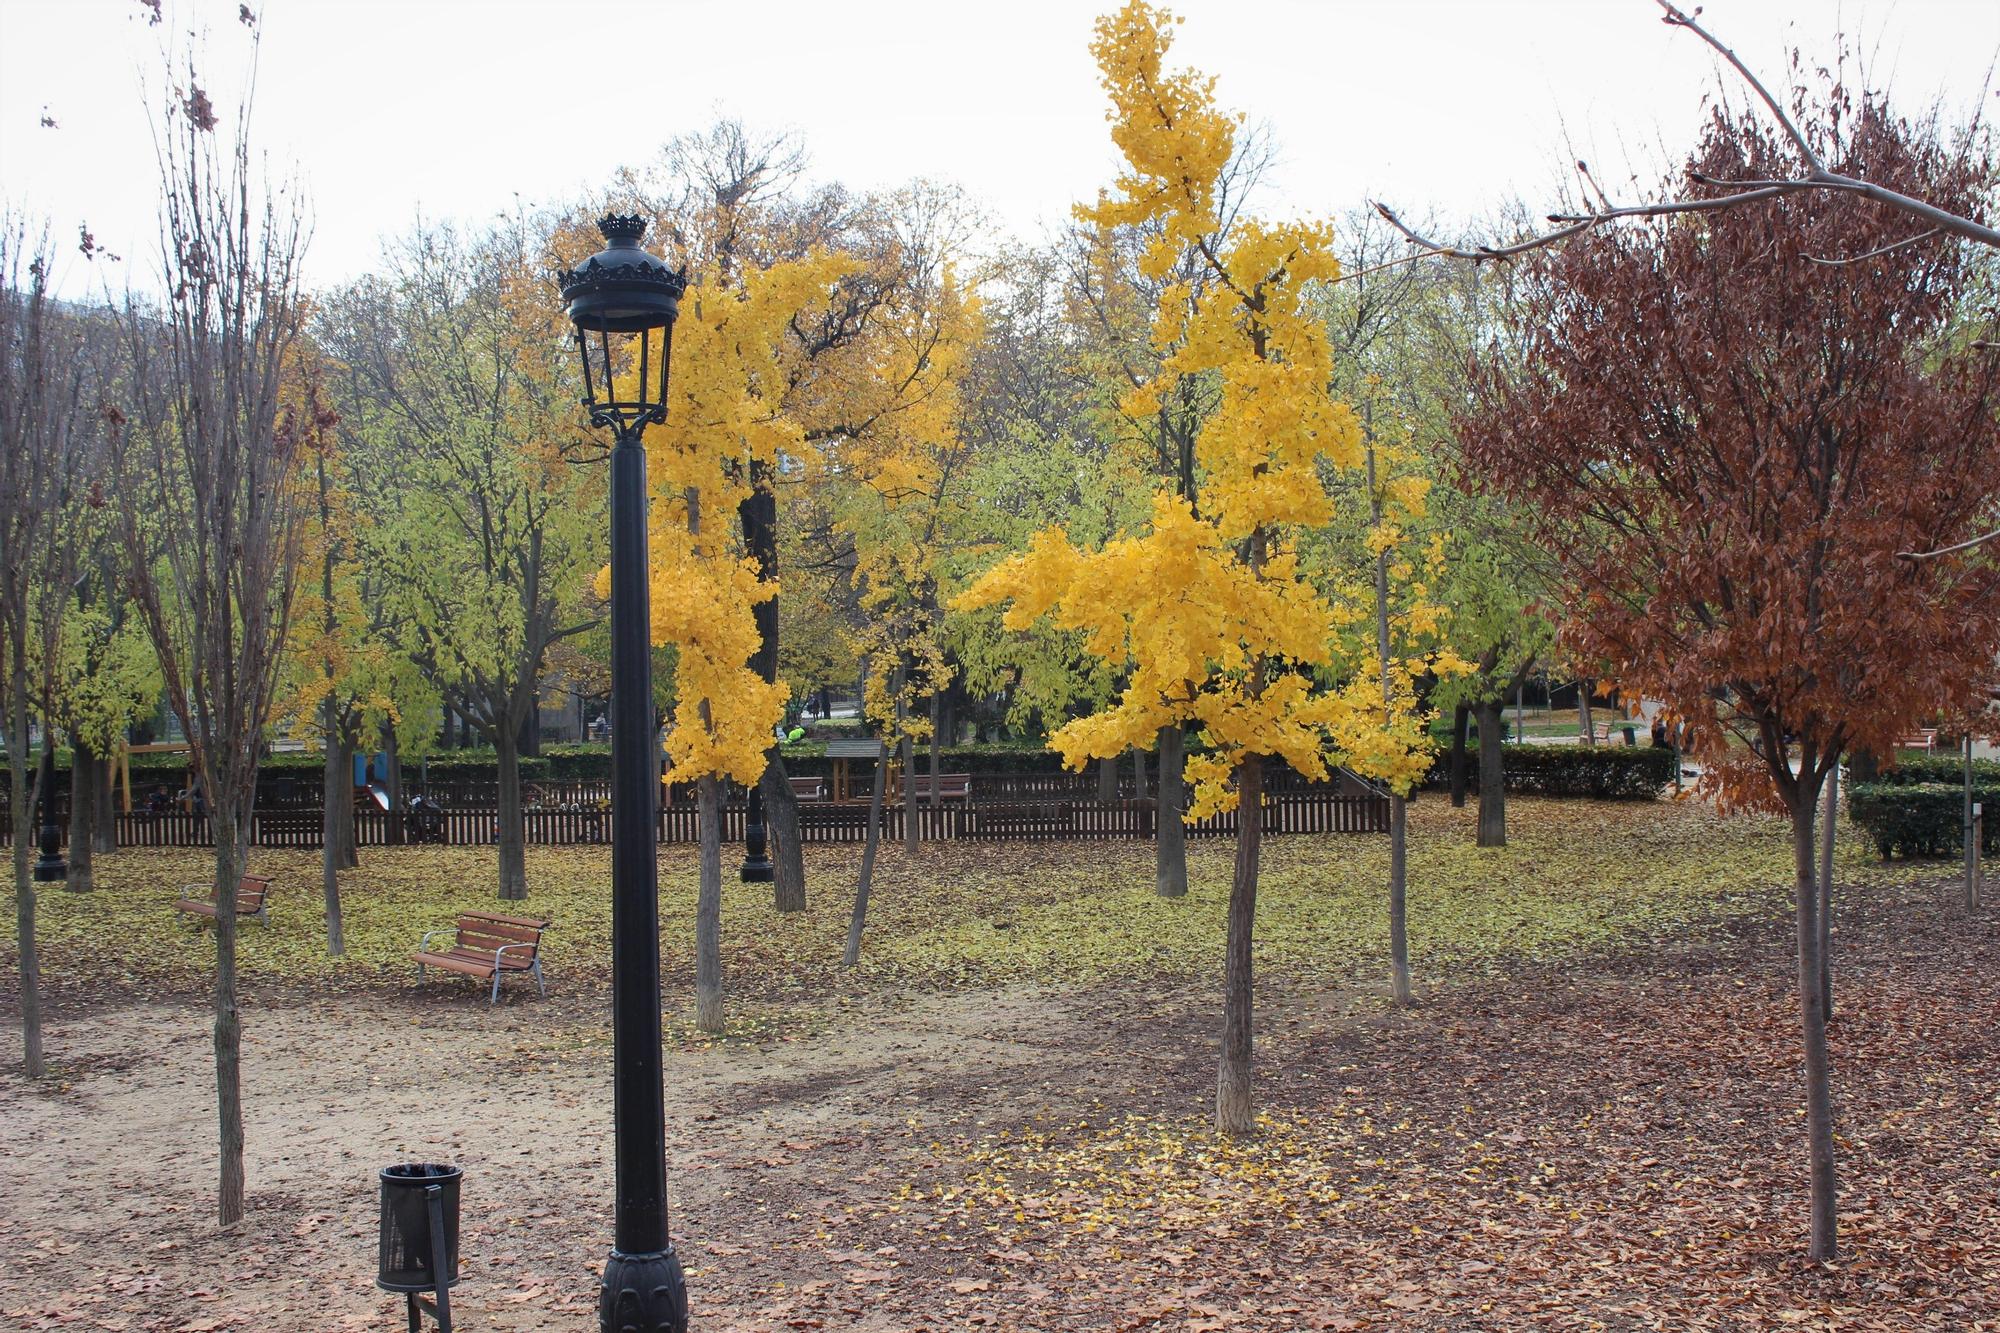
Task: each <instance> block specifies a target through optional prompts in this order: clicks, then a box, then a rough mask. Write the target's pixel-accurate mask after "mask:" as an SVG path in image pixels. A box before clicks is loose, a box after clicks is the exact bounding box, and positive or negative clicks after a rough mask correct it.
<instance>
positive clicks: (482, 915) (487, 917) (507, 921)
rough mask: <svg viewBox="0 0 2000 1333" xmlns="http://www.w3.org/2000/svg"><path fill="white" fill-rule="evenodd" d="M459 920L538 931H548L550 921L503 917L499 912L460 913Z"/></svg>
mask: <svg viewBox="0 0 2000 1333" xmlns="http://www.w3.org/2000/svg"><path fill="white" fill-rule="evenodd" d="M458 919H459V920H461V921H467V920H471V921H490V922H492V923H494V924H495V925H501V926H525V927H526V928H528V929H530V930H536V931H542V930H547V929H548V928H549V923H548V921H547V920H546V919H545V918H543V917H534V916H502V915H500V914H499V913H498V912H460V913H459V914H458Z"/></svg>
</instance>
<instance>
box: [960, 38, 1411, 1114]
mask: <svg viewBox="0 0 2000 1333" xmlns="http://www.w3.org/2000/svg"><path fill="white" fill-rule="evenodd" d="M1175 22H1176V20H1174V19H1173V17H1172V16H1171V15H1170V14H1168V13H1167V12H1166V11H1164V10H1161V9H1157V8H1155V7H1154V6H1152V5H1149V4H1146V3H1143V2H1142V0H1133V3H1130V4H1128V5H1126V6H1125V7H1124V8H1123V9H1121V10H1119V11H1118V12H1117V13H1115V14H1112V15H1110V16H1107V17H1105V18H1103V19H1100V20H1099V21H1098V24H1097V29H1096V38H1095V40H1094V42H1093V43H1092V48H1091V49H1092V52H1093V54H1094V55H1095V56H1096V58H1097V63H1098V67H1099V69H1100V70H1101V71H1102V75H1103V85H1104V88H1105V91H1106V92H1107V93H1109V95H1110V98H1111V103H1112V109H1111V112H1110V117H1109V119H1110V121H1111V127H1112V129H1111V133H1112V138H1113V140H1114V141H1115V142H1116V143H1117V145H1118V147H1119V148H1120V150H1121V151H1122V152H1123V153H1124V156H1125V159H1126V164H1127V169H1126V170H1125V171H1124V172H1123V173H1122V174H1121V175H1120V177H1119V179H1118V182H1117V186H1116V188H1115V189H1114V190H1112V191H1110V192H1108V193H1106V194H1104V195H1102V196H1100V198H1099V200H1098V202H1097V203H1096V204H1095V205H1094V206H1090V207H1085V208H1080V209H1079V210H1078V216H1079V217H1080V218H1081V219H1082V220H1083V221H1085V222H1086V223H1090V224H1093V225H1095V226H1098V227H1131V228H1134V229H1136V230H1140V231H1143V232H1144V233H1145V234H1147V235H1149V236H1150V238H1151V239H1150V241H1149V243H1148V245H1147V247H1146V249H1145V251H1144V253H1143V255H1142V258H1141V261H1140V262H1141V265H1142V268H1143V269H1144V271H1146V272H1147V273H1148V274H1149V275H1151V276H1156V277H1166V276H1168V275H1170V274H1171V273H1172V271H1173V269H1174V266H1175V264H1176V262H1177V261H1178V260H1179V259H1180V258H1181V257H1182V256H1183V254H1185V253H1187V252H1188V251H1190V250H1191V251H1192V252H1194V253H1195V254H1198V255H1199V256H1200V258H1201V262H1202V264H1203V265H1204V266H1205V277H1206V278H1207V279H1208V280H1207V281H1205V282H1204V283H1203V284H1202V286H1201V289H1200V290H1199V291H1198V292H1197V291H1193V290H1192V289H1191V288H1190V287H1189V285H1188V283H1187V282H1186V281H1184V280H1175V281H1169V282H1167V283H1166V284H1165V285H1164V286H1163V287H1162V289H1161V295H1160V299H1159V301H1158V304H1157V306H1156V308H1155V310H1154V313H1153V338H1154V341H1155V344H1156V345H1157V346H1158V347H1160V348H1162V349H1171V351H1170V353H1169V354H1168V355H1166V356H1164V357H1163V359H1162V360H1161V362H1160V365H1159V370H1158V373H1157V374H1156V375H1154V376H1153V377H1152V378H1151V379H1148V380H1145V381H1143V382H1141V383H1140V384H1138V385H1137V386H1136V387H1134V388H1133V390H1132V391H1131V392H1130V393H1129V394H1128V395H1127V396H1126V399H1125V402H1124V404H1123V408H1124V410H1125V411H1126V412H1127V413H1128V414H1130V415H1132V416H1135V417H1136V416H1144V415H1148V414H1151V413H1154V412H1157V411H1158V410H1159V409H1160V406H1161V404H1162V402H1163V400H1164V398H1165V396H1166V395H1168V394H1170V393H1173V392H1175V390H1176V387H1177V386H1178V385H1179V384H1180V383H1181V382H1182V381H1183V380H1184V379H1186V378H1188V377H1194V376H1200V377H1206V378H1207V380H1208V382H1209V383H1211V384H1213V385H1215V386H1216V392H1215V394H1214V402H1215V406H1214V408H1213V410H1212V411H1211V412H1210V413H1209V415H1208V416H1207V418H1206V419H1205V420H1204V421H1203V422H1202V424H1201V426H1200V429H1199V431H1198V433H1197V435H1196V437H1195V441H1194V450H1195V465H1196V468H1197V470H1198V472H1199V474H1200V485H1199V487H1198V489H1197V492H1196V493H1197V495H1198V496H1199V508H1198V509H1197V507H1196V506H1195V505H1194V504H1191V503H1190V502H1189V501H1188V500H1187V499H1186V498H1185V497H1183V496H1181V495H1178V494H1175V493H1173V492H1172V491H1168V490H1162V491H1161V492H1160V493H1159V494H1157V495H1156V496H1155V497H1154V499H1153V504H1152V513H1151V519H1150V523H1149V525H1148V526H1147V527H1146V529H1145V530H1144V531H1142V532H1136V533H1131V534H1127V535H1123V536H1120V537H1117V538H1115V539H1113V540H1112V541H1110V542H1108V543H1106V544H1105V545H1104V546H1103V547H1102V548H1101V549H1097V550H1083V549H1079V548H1078V547H1077V546H1076V545H1074V544H1073V543H1071V542H1070V540H1069V539H1068V538H1067V537H1066V536H1065V535H1064V534H1063V533H1061V532H1059V531H1055V530H1045V531H1043V532H1040V533H1038V534H1036V536H1035V537H1034V538H1033V540H1032V542H1031V544H1030V547H1029V550H1028V551H1027V552H1026V553H1025V554H1021V555H1017V556H1014V557H1012V558H1009V559H1007V560H1005V561H1003V562H1002V563H1001V564H999V565H998V566H997V567H995V568H994V569H993V570H991V571H990V572H989V573H987V574H986V575H985V576H984V577H982V578H981V579H980V580H979V581H978V582H977V583H975V584H974V585H973V586H972V587H971V588H970V589H968V590H967V592H966V593H965V594H964V595H963V596H962V597H961V598H960V599H959V601H958V603H957V605H959V606H960V607H964V608H973V607H978V606H984V605H992V604H998V603H1007V604H1008V605H1007V611H1006V616H1005V623H1006V624H1007V625H1009V626H1010V627H1014V628H1025V627H1026V626H1028V625H1030V624H1032V623H1033V622H1034V621H1035V620H1036V619H1038V618H1039V617H1041V616H1044V615H1047V616H1051V617H1052V618H1053V619H1054V621H1055V623H1056V624H1057V625H1059V626H1063V627H1066V628H1073V629H1077V630H1081V631H1083V632H1084V634H1085V635H1086V641H1087V643H1088V646H1089V649H1090V651H1091V652H1092V653H1094V654H1096V655H1098V656H1101V657H1104V658H1107V659H1110V660H1115V661H1119V662H1124V663H1129V674H1128V677H1127V683H1126V686H1125V689H1124V691H1123V693H1122V694H1121V696H1120V697H1119V699H1118V700H1117V702H1116V703H1115V705H1114V706H1112V707H1110V708H1108V709H1106V710H1104V711H1102V712H1099V713H1097V714H1095V715H1094V716H1091V717H1086V718H1080V719H1078V720H1076V721H1074V722H1071V723H1069V724H1068V725H1066V726H1064V727H1063V728H1061V729H1060V730H1058V731H1057V732H1056V733H1055V735H1054V736H1053V737H1052V738H1051V741H1052V744H1053V745H1054V746H1055V747H1056V748H1057V749H1058V750H1059V751H1060V752H1061V753H1062V755H1063V758H1064V761H1065V763H1067V764H1068V765H1069V766H1070V767H1072V768H1080V767H1081V766H1082V765H1083V764H1085V763H1086V762H1088V761H1089V760H1090V759H1092V758H1101V757H1104V756H1109V755H1116V754H1119V753H1121V752H1123V751H1124V750H1126V749H1130V748H1134V747H1137V748H1150V747H1151V746H1152V744H1153V743H1154V738H1155V737H1156V736H1157V735H1158V734H1159V732H1160V729H1161V728H1162V727H1165V726H1169V725H1179V724H1182V723H1190V724H1192V725H1193V726H1194V727H1195V728H1196V729H1197V741H1198V743H1199V745H1200V748H1201V749H1202V751H1203V753H1202V754H1200V755H1199V756H1198V757H1196V758H1193V759H1191V760H1190V761H1189V763H1188V772H1189V776H1190V777H1191V779H1192V780H1193V783H1194V794H1193V801H1192V804H1191V809H1190V811H1189V817H1190V818H1198V817H1201V816H1204V815H1208V814H1212V813H1215V812H1217V811H1219V810H1226V809H1229V808H1231V807H1237V808H1239V809H1240V812H1241V813H1240V816H1239V824H1238V828H1239V833H1238V837H1237V854H1236V864H1235V873H1234V876H1233V880H1232V884H1231V889H1230V898H1229V924H1228V946H1227V952H1228V968H1227V974H1228V981H1227V1000H1226V1004H1225V1018H1224V1025H1223V1039H1222V1057H1221V1066H1220V1071H1219V1074H1218V1078H1217V1087H1216V1125H1217V1128H1218V1129H1220V1130H1221V1131H1223V1132H1225V1133H1233V1134H1240V1133H1247V1132H1250V1131H1251V1130H1252V1128H1253V1126H1254V1122H1253V1117H1252V1112H1251V1096H1250V1056H1251V994H1252V992H1251V937H1252V931H1253V926H1254V922H1255V916H1256V903H1257V875H1258V864H1259V850H1260V842H1261V836H1260V835H1261V832H1262V822H1263V821H1262V817H1261V812H1262V809H1263V774H1264V764H1265V761H1266V759H1267V758H1272V757H1275V758H1277V759H1282V760H1283V761H1284V762H1285V763H1287V764H1289V765H1290V766H1291V767H1292V768H1294V769H1295V770H1297V771H1298V772H1300V773H1302V774H1304V775H1306V776H1308V777H1313V778H1319V777H1324V776H1326V774H1327V772H1328V764H1329V760H1330V759H1331V758H1334V757H1337V756H1338V755H1340V754H1342V753H1344V752H1346V751H1348V750H1350V749H1360V748H1366V742H1365V738H1366V737H1367V736H1368V735H1369V734H1370V733H1371V732H1372V731H1374V730H1375V729H1377V728H1379V727H1380V726H1381V719H1382V713H1383V710H1382V708H1381V699H1380V695H1379V693H1377V694H1376V695H1375V696H1374V699H1373V702H1372V706H1371V704H1370V703H1369V701H1368V700H1367V699H1366V698H1365V697H1364V696H1363V695H1362V694H1360V693H1358V692H1355V691H1344V690H1325V689H1321V688H1319V687H1318V686H1317V685H1316V683H1315V679H1314V674H1315V673H1319V674H1322V675H1330V676H1332V677H1335V678H1341V679H1345V678H1347V677H1351V676H1353V675H1354V674H1356V673H1357V672H1358V671H1361V670H1365V669H1366V668H1365V665H1364V664H1363V663H1356V664H1353V665H1352V666H1344V665H1343V664H1341V663H1338V662H1336V660H1335V658H1336V653H1337V652H1338V650H1339V648H1340V644H1341V639H1340V636H1339V635H1338V634H1337V633H1336V632H1335V625H1334V622H1335V619H1336V612H1335V609H1334V607H1333V606H1332V605H1331V604H1330V603H1329V601H1328V600H1327V599H1326V598H1325V597H1323V596H1322V594H1321V593H1320V592H1319V591H1318V590H1317V589H1316V588H1315V586H1314V584H1313V582H1312V581H1311V580H1310V579H1309V578H1308V577H1307V574H1306V571H1305V570H1304V569H1303V568H1302V566H1301V562H1300V558H1299V542H1300V538H1301V536H1302V534H1304V533H1307V532H1310V531H1311V530H1313V529H1316V528H1319V527H1322V526H1324V525H1326V524H1327V523H1329V522H1330V521H1331V519H1332V518H1333V514H1334V506H1333V502H1332V500H1331V498H1330V497H1329V495H1328V493H1327V490H1326V487H1325V484H1324V482H1323V480H1322V475H1323V471H1322V470H1323V469H1329V468H1330V469H1332V470H1334V471H1336V472H1338V471H1346V470H1353V469H1357V468H1360V467H1361V466H1362V464H1363V461H1364V454H1363V447H1362V432H1361V427H1360V423H1359V421H1358V420H1357V419H1356V417H1355V414H1354V412H1353V411H1352V410H1351V409H1350V408H1349V407H1348V406H1347V405H1346V404H1345V403H1344V402H1342V401H1340V400H1339V399H1337V398H1336V397H1335V396H1334V394H1333V393H1332V392H1331V390H1330V389H1329V387H1328V386H1329V384H1330V383H1331V381H1332V368H1333V367H1332V352H1331V348H1330V346H1329V343H1328V339H1327V334H1326V331H1325V328H1324V325H1323V324H1322V323H1321V322H1320V321H1319V320H1318V319H1316V318H1315V317H1314V314H1313V312H1312V299H1311V298H1312V295H1313V292H1314V290H1315V288H1316V287H1317V286H1318V285H1320V284H1324V283H1328V282H1331V281H1334V280H1335V279H1336V278H1337V277H1338V275H1339V265H1338V263H1337V262H1336V260H1335V259H1334V255H1333V246H1332V233H1331V229H1330V228H1329V227H1327V226H1325V225H1323V224H1318V223H1291V224H1274V223H1268V222H1262V221H1258V220H1253V219H1245V218H1237V219H1235V220H1234V221H1233V223H1232V224H1231V225H1230V226H1229V227H1228V228H1227V229H1226V236H1225V228H1224V226H1223V219H1222V218H1221V216H1220V215H1219V210H1220V199H1221V196H1220V193H1219V191H1218V182H1219V180H1220V178H1221V176H1222V173H1223V171H1224V170H1225V168H1226V166H1227V164H1228V162H1229V160H1230V155H1231V153H1232V151H1233V148H1234V144H1235V136H1236V132H1237V129H1238V127H1239V124H1240V118H1239V117H1237V116H1234V115H1231V114H1228V113H1226V112H1224V111H1222V110H1220V109H1219V108H1218V107H1217V106H1216V104H1215V100H1214V86H1213V85H1214V81H1213V80H1212V79H1207V78H1203V77H1202V76H1200V75H1198V74H1196V73H1194V72H1192V71H1186V70H1181V71H1169V70H1168V69H1167V68H1166V65H1165V59H1166V56H1167V53H1168V49H1169V47H1170V45H1171V39H1172V27H1173V24H1174V23H1175ZM1364 663H1365V659H1364Z"/></svg>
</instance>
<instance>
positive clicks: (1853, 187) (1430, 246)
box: [1374, 0, 2000, 263]
mask: <svg viewBox="0 0 2000 1333" xmlns="http://www.w3.org/2000/svg"><path fill="white" fill-rule="evenodd" d="M1655 2H1656V3H1657V4H1658V5H1659V6H1660V8H1661V9H1663V10H1665V11H1666V17H1665V18H1663V19H1662V20H1661V22H1663V23H1665V24H1666V25H1667V26H1669V27H1674V28H1686V29H1687V30H1688V31H1690V32H1692V33H1694V34H1695V36H1697V37H1699V38H1701V40H1702V41H1704V42H1706V43H1708V45H1709V46H1711V47H1713V48H1714V49H1715V50H1716V52H1717V53H1718V54H1720V55H1721V56H1722V58H1723V59H1724V60H1726V61H1728V62H1729V64H1730V66H1731V67H1733V68H1734V69H1735V70H1736V72H1737V73H1738V74H1740V75H1742V76H1743V79H1744V81H1745V82H1747V83H1748V84H1749V85H1750V87H1751V89H1752V90H1753V91H1755V93H1756V94H1757V99H1758V100H1759V101H1761V102H1762V103H1763V104H1764V106H1765V107H1766V108H1767V109H1768V110H1769V111H1770V112H1771V114H1772V115H1773V116H1774V117H1776V119H1777V121H1778V124H1779V126H1780V127H1781V128H1782V129H1783V130H1784V132H1785V137H1786V138H1787V139H1789V140H1790V141H1791V142H1792V145H1793V146H1794V147H1795V148H1797V149H1798V150H1799V153H1800V155H1801V156H1802V157H1803V158H1804V159H1805V163H1806V167H1807V170H1806V173H1805V174H1804V175H1802V176H1797V177H1792V178H1789V179H1782V180H1719V179H1715V178H1712V177H1707V176H1700V175H1697V176H1696V177H1695V179H1696V181H1697V182H1698V183H1700V184H1703V185H1717V186H1722V187H1725V188H1728V189H1731V190H1732V191H1734V192H1733V193H1730V194H1724V195H1718V196H1717V197H1715V198H1713V199H1670V200H1666V201H1664V202H1661V203H1657V204H1631V205H1627V206H1625V207H1622V208H1600V209H1598V210H1596V211H1595V212H1590V213H1551V214H1550V215H1549V221H1550V222H1554V223H1558V224H1560V225H1558V226H1557V227H1556V229H1555V230H1553V231H1547V232H1541V233H1538V234H1536V235H1533V236H1528V237H1524V238H1523V239H1521V240H1518V241H1513V242H1509V243H1508V244H1505V245H1472V246H1458V245H1447V244H1445V243H1443V242H1440V241H1435V240H1432V239H1430V238H1428V237H1425V236H1420V235H1418V234H1417V233H1416V232H1414V231H1411V230H1410V229H1409V228H1408V227H1406V226H1404V225H1403V223H1402V221H1401V219H1399V218H1398V217H1397V216H1396V214H1395V213H1394V211H1392V210H1391V209H1390V208H1389V207H1388V206H1387V205H1386V204H1381V203H1377V204H1375V205H1374V207H1375V211H1376V212H1378V213H1380V214H1381V215H1382V216H1383V217H1384V218H1386V219H1387V220H1388V222H1389V224H1390V225H1391V226H1393V227H1395V228H1396V229H1397V230H1398V231H1400V232H1402V233H1403V234H1404V235H1405V236H1407V237H1409V239H1410V240H1411V242H1413V243H1414V244H1416V245H1418V246H1420V247H1422V248H1423V249H1424V250H1426V251H1428V252H1430V253H1431V254H1437V255H1443V256H1445V257H1447V258H1450V259H1470V260H1472V261H1474V262H1475V263H1477V262H1480V261H1483V260H1489V259H1511V258H1513V257H1514V256H1515V255H1518V254H1523V253H1525V252H1527V251H1529V250H1537V249H1540V248H1542V247H1543V246H1548V245H1554V244H1556V243H1557V242H1559V241H1566V240H1568V239H1569V238H1570V237H1572V236H1576V235H1579V234H1581V233H1583V232H1587V231H1591V230H1593V229H1595V228H1597V227H1599V226H1602V225H1603V224H1605V223H1607V222H1612V221H1616V220H1619V219H1622V218H1639V217H1664V216H1667V215H1670V214H1675V213H1695V212H1713V211H1718V210H1722V209H1729V208H1735V207H1737V206H1738V205H1740V204H1748V203H1754V202H1756V201H1758V200H1760V199H1770V198H1773V197H1775V196H1777V195H1781V194H1794V193H1797V192H1799V191H1802V190H1838V191H1844V192H1847V193H1851V194H1858V195H1863V196H1865V197H1867V198H1869V199H1873V200H1875V201H1876V202H1877V203H1881V204H1887V205H1888V206H1889V207H1891V208H1896V209H1900V210H1902V211H1903V212H1905V213H1909V214H1911V215H1912V216H1914V217H1917V218H1921V219H1922V220H1923V221H1925V222H1927V223H1929V224H1930V229H1929V230H1928V231H1926V232H1925V233H1923V235H1921V236H1914V237H1911V238H1910V240H1909V241H1908V242H1903V243H1901V244H1914V243H1915V242H1917V241H1919V240H1923V239H1926V238H1927V237H1929V236H1932V235H1935V234H1937V233H1939V232H1949V233H1951V234H1952V235H1954V236H1963V237H1965V238H1966V239H1968V240H1973V241H1978V242H1979V243H1980V244H1982V245H1990V246H1993V247H1995V248H1996V249H2000V230H1995V229H1994V228H1992V227H1988V226H1986V225H1984V224H1983V223H1979V222H1975V221H1973V220H1972V219H1971V218H1968V217H1962V216H1960V215H1959V214H1957V213H1952V212H1948V211H1946V210H1944V209H1942V208H1939V207H1937V206H1936V205H1934V204H1930V203H1926V202H1925V201H1924V200H1922V199H1917V198H1913V197H1911V196H1910V195H1907V194H1902V193H1900V192H1898V191H1895V190H1891V189H1889V188H1888V187H1886V186H1882V185H1876V184H1874V183H1873V182H1871V181H1865V180H1859V179H1857V178H1855V177H1853V176H1844V175H1842V174H1840V173H1839V172H1836V171H1829V170H1827V168H1826V164H1825V163H1824V162H1822V161H1821V160H1820V157H1819V154H1817V153H1816V152H1814V151H1813V149H1812V145H1811V144H1810V143H1808V142H1807V140H1806V137H1805V135H1804V134H1802V133H1800V131H1799V128H1798V126H1797V125H1794V124H1793V123H1792V119H1791V117H1790V116H1789V115H1787V114H1786V113H1785V109H1784V107H1783V106H1782V105H1781V104H1780V103H1779V102H1778V100H1777V99H1776V98H1774V97H1772V96H1771V93H1770V90H1769V89H1767V88H1765V87H1764V85H1763V83H1762V82H1761V81H1760V80H1759V79H1758V78H1757V76H1756V75H1755V74H1753V73H1751V71H1750V67H1749V66H1748V65H1746V64H1744V63H1743V61H1742V59H1741V58H1739V57H1738V56H1737V54H1736V53H1735V52H1734V51H1732V50H1730V49H1729V48H1728V47H1727V46H1724V45H1723V44H1722V43H1721V42H1720V41H1718V40H1717V39H1716V38H1715V36H1714V34H1712V33H1710V32H1709V31H1708V30H1707V29H1706V28H1704V27H1702V26H1701V25H1700V24H1699V23H1696V22H1695V21H1694V18H1693V17H1692V16H1691V15H1689V14H1687V13H1686V12H1685V11H1683V10H1681V9H1680V8H1678V7H1677V6H1675V5H1674V4H1672V3H1671V0H1655ZM1892 248H1893V247H1892ZM1885 253H1887V250H1886V249H1885V250H1878V251H1875V252H1873V254H1885ZM1872 257H1873V255H1872V254H1871V255H1863V256H1856V257H1855V259H1853V260H1815V261H1814V262H1815V263H1855V262H1859V261H1860V260H1861V259H1864V258H1872Z"/></svg>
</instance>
